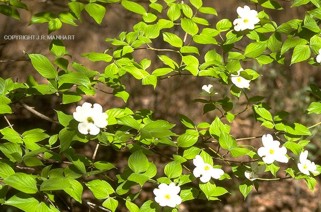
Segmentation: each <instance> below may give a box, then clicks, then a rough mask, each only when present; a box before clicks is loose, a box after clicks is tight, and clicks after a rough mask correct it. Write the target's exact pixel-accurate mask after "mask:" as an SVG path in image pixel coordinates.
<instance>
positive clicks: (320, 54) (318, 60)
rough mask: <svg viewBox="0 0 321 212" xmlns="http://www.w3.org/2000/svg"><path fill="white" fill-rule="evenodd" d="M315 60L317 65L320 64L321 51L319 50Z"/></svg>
mask: <svg viewBox="0 0 321 212" xmlns="http://www.w3.org/2000/svg"><path fill="white" fill-rule="evenodd" d="M315 60H316V61H317V62H318V63H321V49H319V54H318V55H317V57H316V58H315Z"/></svg>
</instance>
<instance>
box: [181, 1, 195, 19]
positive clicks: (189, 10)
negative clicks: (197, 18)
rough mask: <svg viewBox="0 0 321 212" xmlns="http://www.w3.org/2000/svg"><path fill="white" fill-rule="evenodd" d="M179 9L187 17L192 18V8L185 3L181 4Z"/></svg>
mask: <svg viewBox="0 0 321 212" xmlns="http://www.w3.org/2000/svg"><path fill="white" fill-rule="evenodd" d="M181 9H182V11H183V14H184V15H185V16H186V17H187V18H192V16H193V10H192V8H191V7H190V6H189V5H187V4H181Z"/></svg>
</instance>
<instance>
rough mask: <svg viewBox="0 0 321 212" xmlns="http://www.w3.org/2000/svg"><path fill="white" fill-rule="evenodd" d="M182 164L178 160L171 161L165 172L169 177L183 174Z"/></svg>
mask: <svg viewBox="0 0 321 212" xmlns="http://www.w3.org/2000/svg"><path fill="white" fill-rule="evenodd" d="M182 171H183V169H182V165H181V164H180V163H178V162H176V161H172V162H169V163H168V164H166V166H165V168H164V173H165V175H166V176H167V177H168V178H177V177H179V176H181V175H182Z"/></svg>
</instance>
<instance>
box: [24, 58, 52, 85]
mask: <svg viewBox="0 0 321 212" xmlns="http://www.w3.org/2000/svg"><path fill="white" fill-rule="evenodd" d="M28 56H29V58H30V60H31V63H32V65H33V67H34V68H35V69H36V70H37V71H38V72H39V74H40V75H41V76H43V77H45V78H47V79H55V78H56V77H57V76H58V72H57V71H56V69H55V68H54V66H53V65H52V64H51V62H50V61H49V60H48V58H47V57H45V56H43V55H41V54H29V55H28Z"/></svg>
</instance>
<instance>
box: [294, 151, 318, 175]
mask: <svg viewBox="0 0 321 212" xmlns="http://www.w3.org/2000/svg"><path fill="white" fill-rule="evenodd" d="M298 168H299V170H300V172H302V173H303V174H306V175H310V172H311V173H312V174H318V171H317V166H316V165H315V163H314V162H311V161H310V160H309V159H308V151H307V150H305V151H304V152H301V154H300V161H299V163H298Z"/></svg>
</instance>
